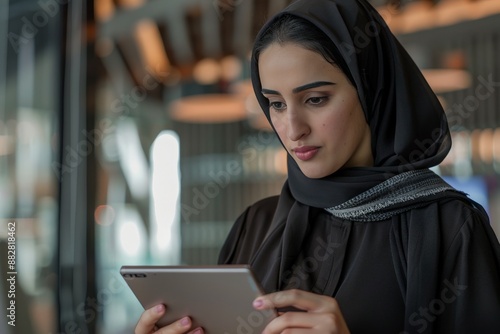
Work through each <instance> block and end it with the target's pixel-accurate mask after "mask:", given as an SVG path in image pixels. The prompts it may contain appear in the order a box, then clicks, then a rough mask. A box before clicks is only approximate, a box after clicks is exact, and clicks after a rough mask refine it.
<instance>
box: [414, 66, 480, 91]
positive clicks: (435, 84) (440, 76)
mask: <svg viewBox="0 0 500 334" xmlns="http://www.w3.org/2000/svg"><path fill="white" fill-rule="evenodd" d="M422 74H423V75H424V77H425V79H426V80H427V82H428V83H429V85H430V86H431V88H432V90H433V91H434V92H435V93H436V94H438V93H445V92H451V91H456V90H461V89H466V88H468V87H470V85H471V77H470V74H469V72H467V71H465V70H457V69H424V70H422Z"/></svg>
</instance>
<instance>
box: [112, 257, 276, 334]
mask: <svg viewBox="0 0 500 334" xmlns="http://www.w3.org/2000/svg"><path fill="white" fill-rule="evenodd" d="M120 274H121V275H122V277H123V278H124V279H125V281H126V282H127V284H128V286H129V287H130V289H131V290H132V291H133V292H134V294H135V296H136V297H137V299H138V300H139V302H140V303H141V305H142V306H143V307H144V309H149V308H151V307H153V306H154V305H157V304H165V305H166V306H167V311H166V314H165V316H164V317H163V318H162V319H161V320H160V321H159V322H158V325H159V326H160V327H161V326H164V325H167V324H170V323H172V322H173V321H176V320H178V319H181V318H183V317H185V316H190V317H191V319H192V321H193V327H192V328H196V327H197V326H201V327H203V329H204V330H205V333H207V334H233V333H234V334H236V333H238V334H239V333H261V332H262V330H263V329H264V327H265V326H266V325H267V324H268V323H269V322H270V321H271V320H272V319H273V318H275V317H276V312H275V311H274V310H265V311H259V310H256V309H254V308H253V306H252V302H253V300H254V299H255V298H256V297H258V296H260V295H262V293H263V290H262V288H261V287H260V285H259V283H258V282H257V281H256V279H255V276H254V275H253V274H252V272H251V270H250V268H249V267H248V266H244V265H219V266H123V267H121V269H120Z"/></svg>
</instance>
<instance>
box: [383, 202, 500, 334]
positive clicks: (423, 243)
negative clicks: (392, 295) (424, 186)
mask: <svg viewBox="0 0 500 334" xmlns="http://www.w3.org/2000/svg"><path fill="white" fill-rule="evenodd" d="M432 215H436V217H433V219H435V221H439V222H440V223H439V224H422V223H423V220H422V219H421V218H425V217H422V216H420V217H419V219H415V216H414V215H409V216H408V220H406V221H404V222H400V223H399V224H397V225H394V230H395V231H393V232H394V233H395V234H394V235H396V237H395V238H393V239H392V240H391V243H392V247H393V256H394V255H396V254H398V256H397V260H396V261H394V263H395V269H396V271H398V270H399V273H400V274H401V275H402V276H406V279H405V280H404V282H405V284H406V286H404V285H403V286H402V287H401V288H402V289H403V290H404V292H403V295H404V298H405V305H406V312H405V313H406V314H405V331H404V332H403V333H405V334H406V333H412V334H413V333H419V334H422V333H425V334H431V333H434V334H435V333H453V334H468V333H482V334H495V333H500V248H499V243H498V239H497V237H496V236H495V234H494V232H493V230H492V228H491V226H490V224H489V221H488V218H487V216H486V215H485V214H484V213H483V212H482V211H481V210H479V209H477V208H473V207H471V205H463V202H462V201H450V202H448V204H447V205H444V206H439V205H437V204H434V205H431V206H430V207H429V208H428V209H427V210H426V216H428V217H427V218H429V217H430V216H432ZM417 217H418V216H417ZM403 220H405V219H403ZM396 240H397V241H396ZM400 278H401V277H400ZM401 281H403V280H401V279H400V282H401Z"/></svg>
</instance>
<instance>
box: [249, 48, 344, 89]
mask: <svg viewBox="0 0 500 334" xmlns="http://www.w3.org/2000/svg"><path fill="white" fill-rule="evenodd" d="M258 65H259V76H260V80H261V83H262V86H263V87H264V86H265V85H270V84H271V85H276V84H279V85H287V84H289V85H294V84H295V85H300V84H304V83H307V81H311V80H330V81H331V80H334V81H335V82H339V81H345V80H346V77H345V75H344V73H343V72H342V71H341V70H340V69H339V68H338V67H337V66H335V65H333V64H331V63H329V62H328V61H327V60H326V59H325V58H324V57H323V56H322V55H321V54H319V53H317V52H315V51H312V50H309V49H307V48H304V47H303V46H300V45H297V44H292V43H286V44H278V43H273V44H271V45H269V46H268V47H267V48H265V49H264V50H263V51H262V52H261V54H260V56H259V60H258ZM266 88H271V87H266Z"/></svg>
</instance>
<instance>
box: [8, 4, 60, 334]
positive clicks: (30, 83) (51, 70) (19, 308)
mask: <svg viewBox="0 0 500 334" xmlns="http://www.w3.org/2000/svg"><path fill="white" fill-rule="evenodd" d="M41 5H45V2H44V3H43V4H42V3H40V4H38V3H37V2H36V1H14V0H11V1H10V2H9V1H2V2H1V3H0V41H1V43H3V44H2V45H1V46H0V308H1V309H2V310H4V311H3V312H2V316H0V332H1V333H6V334H11V333H40V334H42V333H43V334H46V333H51V332H56V329H57V320H56V319H57V313H56V312H57V306H56V305H57V298H56V289H57V271H56V262H57V236H58V233H57V230H58V229H57V221H58V178H57V175H56V174H55V172H54V171H55V168H53V167H54V166H55V165H57V163H58V161H59V144H58V143H59V137H58V132H59V112H58V110H59V109H58V104H59V98H60V96H59V82H58V67H59V63H60V60H59V48H60V45H59V39H58V36H59V34H58V30H59V29H58V25H59V22H60V15H57V16H55V15H56V14H57V13H56V12H54V11H55V10H56V11H58V5H57V6H55V7H54V6H51V7H50V8H49V7H47V8H45V7H43V6H41Z"/></svg>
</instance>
